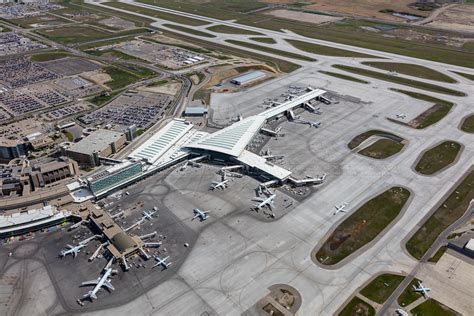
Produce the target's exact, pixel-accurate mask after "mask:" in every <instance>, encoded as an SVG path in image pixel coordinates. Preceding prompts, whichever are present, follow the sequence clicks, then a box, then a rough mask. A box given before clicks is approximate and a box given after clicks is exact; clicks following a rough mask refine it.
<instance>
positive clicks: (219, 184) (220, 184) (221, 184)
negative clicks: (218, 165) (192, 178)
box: [209, 179, 229, 190]
mask: <svg viewBox="0 0 474 316" xmlns="http://www.w3.org/2000/svg"><path fill="white" fill-rule="evenodd" d="M227 182H229V180H228V179H226V180H222V181H212V182H211V186H210V187H209V190H215V189H221V190H225V189H226V188H227Z"/></svg>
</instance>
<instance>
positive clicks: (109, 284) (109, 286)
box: [104, 281, 115, 291]
mask: <svg viewBox="0 0 474 316" xmlns="http://www.w3.org/2000/svg"><path fill="white" fill-rule="evenodd" d="M104 286H105V287H106V288H108V289H109V290H111V291H115V288H114V286H113V285H112V284H111V283H110V282H109V281H105V282H104Z"/></svg>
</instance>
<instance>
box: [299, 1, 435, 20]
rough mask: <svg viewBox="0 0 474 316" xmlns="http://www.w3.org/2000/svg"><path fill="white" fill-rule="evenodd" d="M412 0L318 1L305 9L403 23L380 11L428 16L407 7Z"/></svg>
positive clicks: (427, 13)
mask: <svg viewBox="0 0 474 316" xmlns="http://www.w3.org/2000/svg"><path fill="white" fill-rule="evenodd" d="M413 2H414V1H413V0H397V1H392V0H339V1H334V0H318V1H317V3H314V4H311V5H309V6H306V7H305V9H310V10H317V11H322V12H328V13H336V14H343V15H350V16H359V17H367V18H377V19H381V20H387V21H404V19H402V18H399V17H396V16H393V15H390V14H388V13H381V12H379V11H380V10H384V9H391V10H394V11H397V12H404V13H410V14H416V15H420V16H428V15H429V12H423V11H418V10H416V9H412V8H410V7H409V6H408V5H409V4H411V3H413Z"/></svg>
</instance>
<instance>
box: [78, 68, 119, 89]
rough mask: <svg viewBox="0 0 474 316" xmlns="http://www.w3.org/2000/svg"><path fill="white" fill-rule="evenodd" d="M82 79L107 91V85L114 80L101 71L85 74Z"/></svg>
mask: <svg viewBox="0 0 474 316" xmlns="http://www.w3.org/2000/svg"><path fill="white" fill-rule="evenodd" d="M81 77H83V78H84V79H87V80H89V81H92V82H94V83H96V84H98V85H99V86H101V87H103V88H105V89H108V87H107V86H106V85H105V83H106V82H109V81H110V80H112V77H110V76H109V75H108V74H106V73H103V72H101V71H100V70H96V71H89V72H84V73H82V74H81Z"/></svg>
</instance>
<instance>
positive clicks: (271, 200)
mask: <svg viewBox="0 0 474 316" xmlns="http://www.w3.org/2000/svg"><path fill="white" fill-rule="evenodd" d="M275 197H276V194H272V195H270V196H269V197H267V198H266V199H263V198H254V199H252V201H255V202H260V203H257V204H255V209H256V210H259V209H261V208H263V207H265V206H268V208H270V209H271V210H273V208H272V207H273V203H274V200H275Z"/></svg>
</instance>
